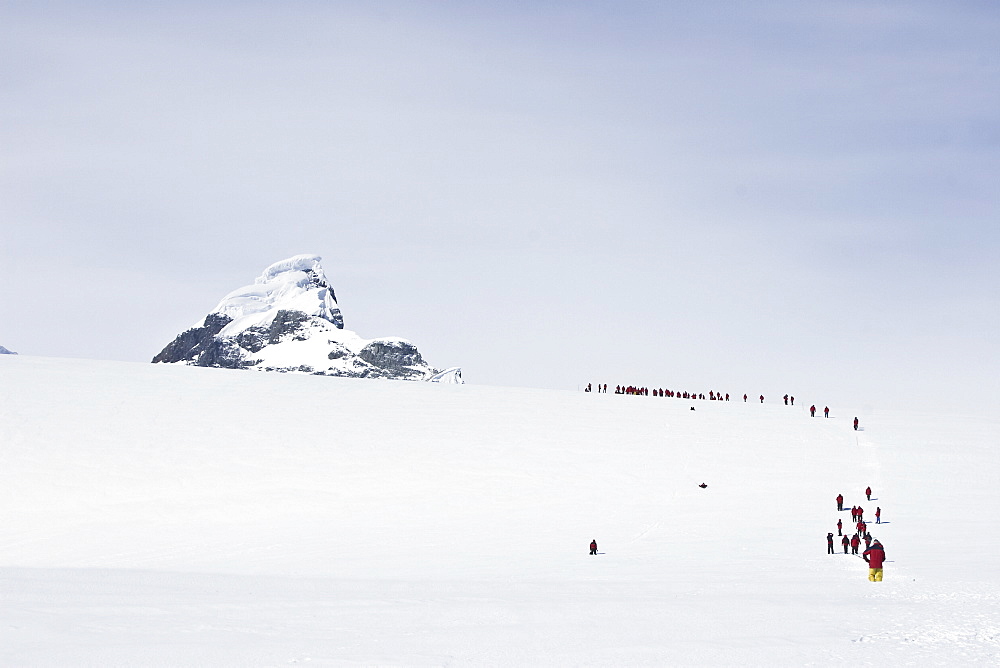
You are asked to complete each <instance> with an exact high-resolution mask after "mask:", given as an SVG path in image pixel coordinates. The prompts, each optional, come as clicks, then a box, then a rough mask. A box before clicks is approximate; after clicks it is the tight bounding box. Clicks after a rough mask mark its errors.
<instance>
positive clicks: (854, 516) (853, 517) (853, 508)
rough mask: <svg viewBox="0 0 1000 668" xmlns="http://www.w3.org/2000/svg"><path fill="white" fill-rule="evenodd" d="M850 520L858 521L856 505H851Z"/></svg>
mask: <svg viewBox="0 0 1000 668" xmlns="http://www.w3.org/2000/svg"><path fill="white" fill-rule="evenodd" d="M851 521H852V522H857V521H858V507H857V506H851Z"/></svg>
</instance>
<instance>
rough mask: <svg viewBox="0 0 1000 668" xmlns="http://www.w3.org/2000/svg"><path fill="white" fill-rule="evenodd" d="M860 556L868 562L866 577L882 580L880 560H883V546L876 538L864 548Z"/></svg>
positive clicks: (874, 580)
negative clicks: (869, 545) (870, 544)
mask: <svg viewBox="0 0 1000 668" xmlns="http://www.w3.org/2000/svg"><path fill="white" fill-rule="evenodd" d="M861 558H862V559H864V560H865V561H867V562H868V579H869V580H870V581H872V582H881V581H882V562H884V561H885V548H883V547H882V543H880V542H878V541H877V540H876V541H875V542H874V543H872V546H871V547H869V548H868V549H867V550H865V553H864V554H863V555H861Z"/></svg>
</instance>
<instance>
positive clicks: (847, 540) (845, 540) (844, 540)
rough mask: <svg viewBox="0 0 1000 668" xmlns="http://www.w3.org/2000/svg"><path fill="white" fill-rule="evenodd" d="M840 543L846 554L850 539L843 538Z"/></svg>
mask: <svg viewBox="0 0 1000 668" xmlns="http://www.w3.org/2000/svg"><path fill="white" fill-rule="evenodd" d="M840 542H841V544H842V545H843V546H844V554H847V548H848V547H850V546H851V539H850V538H848V537H847V536H844V539H843V540H842V541H840Z"/></svg>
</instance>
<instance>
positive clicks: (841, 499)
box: [837, 494, 844, 511]
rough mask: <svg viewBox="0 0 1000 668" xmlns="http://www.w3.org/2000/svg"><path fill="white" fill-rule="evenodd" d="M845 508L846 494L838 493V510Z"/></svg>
mask: <svg viewBox="0 0 1000 668" xmlns="http://www.w3.org/2000/svg"><path fill="white" fill-rule="evenodd" d="M843 509H844V495H843V494H838V495H837V510H838V511H841V510H843Z"/></svg>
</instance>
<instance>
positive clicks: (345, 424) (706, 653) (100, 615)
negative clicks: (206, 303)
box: [0, 356, 1000, 666]
mask: <svg viewBox="0 0 1000 668" xmlns="http://www.w3.org/2000/svg"><path fill="white" fill-rule="evenodd" d="M0 378H2V385H0V444H2V451H0V453H2V454H0V457H2V461H0V494H2V498H3V504H4V511H5V512H4V518H5V519H4V540H3V541H2V543H0V587H2V591H3V592H4V596H3V598H2V600H0V665H32V666H61V665H92V666H103V665H157V666H174V665H279V664H280V665H287V664H290V663H296V662H299V663H304V662H306V661H308V662H309V664H310V665H385V664H390V665H417V666H431V665H519V666H520V665H557V666H558V665H695V664H697V665H764V664H767V665H775V664H777V665H802V664H807V663H813V664H820V665H830V664H833V663H837V664H840V663H843V662H865V663H867V662H870V663H880V664H884V665H901V664H906V663H912V664H914V665H928V664H946V663H950V664H956V663H957V664H963V665H964V664H970V663H976V662H979V663H996V661H997V660H998V659H1000V610H998V600H1000V573H998V570H997V569H996V568H995V567H994V564H995V560H996V557H995V554H996V552H997V549H998V547H1000V529H998V523H997V521H996V520H997V519H1000V518H998V509H1000V500H998V496H997V495H996V493H995V489H994V487H995V479H996V477H997V475H998V473H1000V463H998V458H997V456H996V454H995V444H996V443H997V437H998V436H1000V427H998V423H997V421H996V420H995V419H988V418H983V417H981V416H946V415H935V416H921V417H915V416H903V415H898V414H885V415H879V414H877V415H862V416H861V417H862V425H863V427H864V430H863V431H860V432H855V431H853V430H852V429H851V427H850V418H852V417H853V413H848V412H845V413H844V414H836V413H834V414H833V415H832V416H831V418H830V419H828V420H827V419H823V418H815V419H810V418H809V417H808V412H806V411H805V409H803V408H800V407H786V406H783V405H769V404H766V405H763V406H761V405H760V404H744V403H742V402H739V403H737V402H731V403H725V402H722V403H719V402H704V401H702V402H695V403H692V402H689V401H684V400H677V399H658V398H655V399H654V398H652V397H642V398H639V397H624V396H615V395H613V394H612V395H603V394H585V393H566V392H553V391H542V390H526V389H515V388H492V387H474V386H466V385H448V384H435V385H431V384H426V383H416V384H411V383H387V382H377V381H375V382H373V381H358V380H354V379H344V378H320V377H316V376H308V375H298V376H295V375H272V374H246V373H231V372H227V371H220V370H216V369H203V368H192V367H183V366H173V365H136V364H127V363H116V362H95V361H84V360H62V359H61V360H50V359H42V358H33V357H25V356H17V357H14V356H9V357H5V358H2V359H0ZM731 389H732V390H734V391H733V392H732V394H733V395H734V396H735V395H737V394H739V395H740V396H742V393H743V391H744V389H743V388H731ZM801 403H806V404H808V402H807V401H802V402H801ZM692 405H694V406H696V408H697V410H696V411H691V410H690V407H691V406H692ZM703 481H704V482H706V483H708V485H709V486H708V488H707V489H704V490H703V489H699V488H698V487H697V485H698V483H701V482H703ZM868 484H870V485H872V487H873V488H874V490H875V494H874V496H875V497H876V499H873V501H872V503H871V504H869V503H867V502H866V501H865V500H864V499H863V496H862V490H863V489H864V487H865V486H866V485H868ZM838 492H842V493H843V494H844V495H845V497H846V502H847V506H848V507H849V506H850V505H852V504H853V503H862V504H863V505H864V506H865V508H866V511H867V513H871V512H873V511H874V508H875V506H876V505H879V506H881V507H882V509H883V518H884V519H885V520H886V522H887V523H886V524H884V525H882V526H879V527H874V528H873V529H874V530H873V534H874V535H875V536H877V537H878V538H880V539H881V540H882V541H883V543H884V544H885V546H886V551H887V554H888V559H889V560H890V561H889V562H888V563H887V564H886V579H885V582H882V583H880V584H873V583H869V582H868V581H867V580H866V577H865V574H866V571H865V569H864V563H863V562H862V561H860V560H859V559H858V558H856V557H852V556H844V555H842V554H841V555H835V556H828V555H826V554H825V552H826V547H825V540H824V536H825V535H826V533H827V531H830V530H833V531H836V529H835V526H834V525H835V522H836V519H837V517H838V513H836V511H835V505H834V497H835V496H836V494H837V493H838ZM867 513H866V514H867ZM840 516H841V517H843V518H844V520H845V523H846V522H847V521H848V520H849V516H848V514H847V513H844V514H841V515H840ZM592 538H596V539H597V541H598V544H599V548H600V551H601V553H602V554H600V555H598V556H597V557H591V556H589V555H588V554H587V545H588V544H589V542H590V540H591V539H592Z"/></svg>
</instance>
